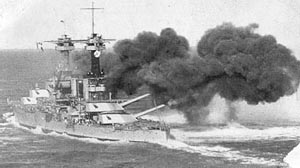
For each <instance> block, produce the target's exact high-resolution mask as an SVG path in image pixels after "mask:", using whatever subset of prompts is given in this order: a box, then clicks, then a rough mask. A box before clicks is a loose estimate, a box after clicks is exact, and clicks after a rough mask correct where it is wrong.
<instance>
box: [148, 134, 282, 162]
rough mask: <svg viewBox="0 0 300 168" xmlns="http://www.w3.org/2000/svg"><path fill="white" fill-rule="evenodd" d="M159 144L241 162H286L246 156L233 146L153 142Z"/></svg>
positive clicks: (174, 141) (173, 141) (176, 141)
mask: <svg viewBox="0 0 300 168" xmlns="http://www.w3.org/2000/svg"><path fill="white" fill-rule="evenodd" d="M152 143H157V144H159V145H162V146H165V147H167V148H170V149H175V150H182V151H186V152H190V153H199V154H201V155H203V156H208V157H219V158H223V159H225V160H229V161H237V162H240V163H241V164H259V165H261V164H264V165H270V166H284V165H285V164H283V163H281V162H278V161H276V160H275V159H265V158H261V157H254V156H246V155H245V154H243V153H241V152H239V151H236V150H233V149H231V148H227V147H223V146H220V145H216V146H207V145H199V146H193V145H188V144H186V143H184V142H181V141H178V140H169V141H168V142H159V141H158V142H152Z"/></svg>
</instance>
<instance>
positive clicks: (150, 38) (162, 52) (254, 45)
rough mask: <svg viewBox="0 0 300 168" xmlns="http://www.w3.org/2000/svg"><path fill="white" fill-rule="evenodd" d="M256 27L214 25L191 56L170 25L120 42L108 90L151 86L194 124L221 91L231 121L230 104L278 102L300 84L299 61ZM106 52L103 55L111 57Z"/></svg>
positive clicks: (161, 100)
mask: <svg viewBox="0 0 300 168" xmlns="http://www.w3.org/2000/svg"><path fill="white" fill-rule="evenodd" d="M257 28H258V25H257V24H250V25H248V26H246V27H235V26H234V25H232V24H231V23H224V24H222V25H220V26H217V27H215V28H213V29H210V30H208V31H206V32H205V34H204V36H203V37H202V38H201V40H200V41H199V43H198V45H197V54H191V51H190V50H191V49H190V46H189V43H188V41H187V39H186V38H185V37H183V36H180V35H178V34H177V33H176V32H175V31H174V30H173V29H171V28H166V29H163V30H162V31H161V33H160V34H159V35H157V34H155V33H153V32H142V33H139V34H138V35H137V36H136V37H135V38H134V39H125V40H121V41H118V42H117V43H116V44H115V46H114V53H109V56H110V57H112V60H113V61H110V63H109V65H111V67H109V69H108V66H107V67H106V71H107V72H108V76H109V79H110V80H109V81H108V86H109V89H110V90H111V91H112V92H114V93H116V91H117V90H124V91H125V92H126V93H127V94H134V93H135V92H136V90H137V89H138V88H139V87H140V86H142V85H145V84H146V85H148V86H149V88H150V91H151V92H152V95H153V96H154V97H155V99H156V100H157V101H158V102H159V103H167V104H168V105H169V106H170V107H171V108H176V109H178V110H180V111H182V112H184V115H185V117H186V118H187V120H188V121H189V122H190V123H192V124H199V123H203V122H205V119H206V117H207V116H208V115H209V113H210V112H209V110H207V108H205V107H206V106H208V104H209V103H210V102H211V100H212V99H213V98H214V96H215V95H219V96H221V97H222V98H225V99H226V103H227V104H228V106H229V107H230V108H229V110H230V111H233V112H230V113H227V114H228V115H227V116H228V119H229V120H231V119H235V118H236V115H235V113H234V110H232V108H231V107H232V106H231V105H230V104H231V102H234V101H237V100H244V101H246V102H247V103H248V104H258V103H270V102H276V101H277V100H278V99H279V98H281V97H283V96H287V95H291V94H293V93H294V92H295V91H296V90H297V88H298V85H299V79H300V62H299V61H298V60H297V59H296V57H295V56H294V55H293V54H292V52H291V51H290V50H289V49H288V48H286V47H285V46H283V45H281V44H279V43H277V41H276V39H275V37H273V36H272V35H259V34H257V33H255V29H257ZM107 55H108V54H106V55H104V56H103V58H102V59H103V60H105V59H106V60H109V59H107V57H108V56H107ZM112 62H113V63H112ZM104 64H105V63H104ZM116 89H117V90H116Z"/></svg>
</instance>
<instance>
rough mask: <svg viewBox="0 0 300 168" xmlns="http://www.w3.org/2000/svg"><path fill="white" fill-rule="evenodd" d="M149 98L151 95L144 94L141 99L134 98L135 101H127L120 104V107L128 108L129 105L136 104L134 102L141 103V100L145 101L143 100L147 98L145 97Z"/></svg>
mask: <svg viewBox="0 0 300 168" xmlns="http://www.w3.org/2000/svg"><path fill="white" fill-rule="evenodd" d="M148 96H150V94H149V93H147V94H144V95H142V96H139V97H136V98H134V99H130V100H128V101H126V102H123V103H120V105H121V106H122V107H126V106H128V105H129V104H131V103H134V102H137V101H139V100H141V99H143V98H145V97H148Z"/></svg>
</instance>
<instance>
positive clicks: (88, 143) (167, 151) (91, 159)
mask: <svg viewBox="0 0 300 168" xmlns="http://www.w3.org/2000/svg"><path fill="white" fill-rule="evenodd" d="M15 56H16V57H8V56H7V55H4V56H3V55H1V53H0V62H1V67H0V75H1V76H0V77H1V78H0V116H1V117H0V167H1V168H2V167H3V168H10V167H28V168H32V167H57V168H58V167H59V168H60V167H78V168H81V167H89V168H90V167H100V168H132V167H134V168H140V167H145V168H148V167H150V168H161V167H162V168H163V167H170V168H173V167H175V168H176V167H179V168H181V167H182V168H185V167H190V168H259V167H262V168H267V167H268V168H269V167H270V168H271V167H272V168H278V167H287V164H286V163H284V162H283V158H284V157H285V156H286V155H287V153H289V152H290V151H291V150H292V149H293V148H294V147H295V146H296V145H297V144H298V143H299V142H300V124H298V123H293V124H292V125H291V124H284V125H280V124H278V125H274V124H273V123H272V124H271V123H270V124H268V123H264V124H261V125H260V124H257V123H251V122H250V123H249V122H247V124H246V123H238V122H233V123H230V124H228V125H226V126H190V125H188V124H186V123H184V122H182V121H181V119H182V115H178V114H172V113H170V114H167V115H165V116H152V117H154V118H155V117H163V118H164V120H166V121H169V122H171V123H172V122H177V124H176V126H174V127H173V128H172V130H171V133H172V134H173V135H174V137H175V138H176V139H175V140H170V141H169V142H168V143H162V142H151V143H132V142H124V141H121V142H110V141H99V140H96V139H92V138H74V137H70V136H67V135H60V134H56V133H50V134H45V133H43V132H42V131H41V129H39V128H36V129H33V130H30V129H27V128H24V127H21V126H19V125H18V123H16V122H15V121H14V117H13V116H10V117H7V116H6V115H7V114H8V112H10V111H11V110H10V109H9V107H7V105H6V98H8V97H10V98H12V99H16V98H18V97H20V96H26V95H27V94H28V92H27V90H28V89H30V88H31V87H33V86H34V83H36V82H42V81H43V80H44V79H46V78H48V77H49V75H50V73H49V71H51V70H52V69H53V67H52V66H50V65H48V64H49V62H45V60H46V59H48V61H50V62H51V59H52V58H45V56H41V57H37V56H32V55H27V57H26V59H23V60H22V58H23V57H24V56H20V54H15ZM36 64H38V66H35V65H36ZM2 114H4V116H3V115H2Z"/></svg>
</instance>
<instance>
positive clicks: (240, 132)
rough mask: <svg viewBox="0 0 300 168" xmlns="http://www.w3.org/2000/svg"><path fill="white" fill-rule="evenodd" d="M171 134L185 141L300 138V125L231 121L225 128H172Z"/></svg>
mask: <svg viewBox="0 0 300 168" xmlns="http://www.w3.org/2000/svg"><path fill="white" fill-rule="evenodd" d="M171 134H172V135H173V136H175V137H176V139H179V140H180V141H185V142H204V141H249V140H270V139H277V138H282V139H299V138H300V126H288V127H271V128H263V129H262V128H247V127H245V126H242V125H240V124H238V123H231V124H229V125H227V126H225V127H223V128H216V127H210V128H206V130H204V131H197V130H195V131H193V130H191V131H189V130H186V129H172V130H171Z"/></svg>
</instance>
